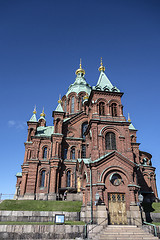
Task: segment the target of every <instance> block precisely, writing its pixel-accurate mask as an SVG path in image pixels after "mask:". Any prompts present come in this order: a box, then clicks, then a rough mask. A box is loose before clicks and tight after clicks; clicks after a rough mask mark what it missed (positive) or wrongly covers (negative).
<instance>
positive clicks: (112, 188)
mask: <svg viewBox="0 0 160 240" xmlns="http://www.w3.org/2000/svg"><path fill="white" fill-rule="evenodd" d="M105 182H106V184H107V186H108V189H107V190H108V191H107V193H106V194H107V202H108V216H109V218H108V220H109V224H113V225H114V224H115V225H116V224H117V225H118V224H127V210H126V191H125V189H126V188H125V183H124V182H125V179H124V175H123V174H122V173H121V172H112V173H111V172H110V173H109V174H108V175H107V176H106V181H105Z"/></svg>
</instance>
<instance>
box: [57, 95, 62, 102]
mask: <svg viewBox="0 0 160 240" xmlns="http://www.w3.org/2000/svg"><path fill="white" fill-rule="evenodd" d="M58 103H62V100H61V94H59V100H58Z"/></svg>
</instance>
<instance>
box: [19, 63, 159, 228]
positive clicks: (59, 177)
mask: <svg viewBox="0 0 160 240" xmlns="http://www.w3.org/2000/svg"><path fill="white" fill-rule="evenodd" d="M99 72H100V73H99V79H98V81H97V83H96V80H95V83H96V85H95V86H90V85H89V84H88V83H87V82H86V79H85V77H84V76H85V70H84V69H83V68H82V66H81V62H80V67H79V69H77V70H76V78H75V81H74V82H73V83H72V84H71V85H70V86H69V88H68V90H67V92H66V94H65V95H64V96H63V97H62V99H59V101H58V106H57V108H56V109H55V110H54V111H53V113H52V117H53V126H47V125H46V118H45V113H44V110H43V111H42V113H41V114H40V118H39V119H38V120H37V116H36V109H34V111H33V115H32V117H31V118H30V120H29V121H28V122H27V125H28V136H27V141H26V142H25V156H24V162H23V164H22V172H21V173H17V175H16V176H17V184H16V199H32V200H64V195H65V196H66V195H67V200H71V201H74V200H82V201H83V206H84V207H86V209H87V206H91V205H92V206H91V207H92V210H93V212H94V210H95V208H96V203H97V202H99V203H101V204H103V205H105V208H106V210H107V212H108V214H109V217H110V221H111V223H113V224H116V223H119V221H120V223H124V224H125V223H126V222H127V219H128V216H129V212H130V211H131V208H132V207H133V206H134V205H136V204H137V202H138V201H139V200H138V196H139V194H141V195H142V196H143V201H146V202H151V201H154V200H155V199H156V198H157V197H158V196H157V189H156V178H155V168H154V167H153V166H152V161H151V158H152V155H151V154H150V153H148V152H144V151H141V150H140V149H139V145H140V143H138V142H137V136H136V133H137V130H136V129H135V127H134V126H133V124H132V123H131V120H130V118H129V117H128V120H126V118H125V116H124V115H123V105H122V103H121V98H122V96H123V92H121V91H120V90H119V89H118V88H117V87H116V86H113V85H112V83H111V81H110V80H109V79H108V77H107V76H106V74H105V67H104V66H103V63H102V59H101V65H100V67H99ZM86 211H87V210H86ZM115 216H116V218H115ZM119 219H120V220H119Z"/></svg>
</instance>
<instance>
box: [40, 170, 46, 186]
mask: <svg viewBox="0 0 160 240" xmlns="http://www.w3.org/2000/svg"><path fill="white" fill-rule="evenodd" d="M44 184H45V171H44V170H43V171H42V172H41V180H40V187H41V188H42V187H44Z"/></svg>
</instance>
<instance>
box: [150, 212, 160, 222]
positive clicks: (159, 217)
mask: <svg viewBox="0 0 160 240" xmlns="http://www.w3.org/2000/svg"><path fill="white" fill-rule="evenodd" d="M150 216H151V219H152V221H153V222H160V213H154V212H151V213H150Z"/></svg>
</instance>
